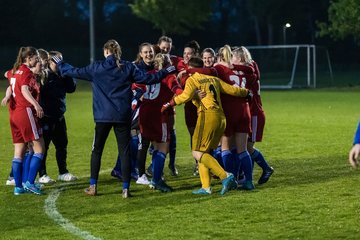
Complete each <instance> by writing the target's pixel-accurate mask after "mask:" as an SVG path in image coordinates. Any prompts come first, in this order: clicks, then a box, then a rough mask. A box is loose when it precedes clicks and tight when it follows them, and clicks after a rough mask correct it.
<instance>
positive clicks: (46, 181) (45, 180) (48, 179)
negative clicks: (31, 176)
mask: <svg viewBox="0 0 360 240" xmlns="http://www.w3.org/2000/svg"><path fill="white" fill-rule="evenodd" d="M55 182H56V181H55V180H54V179H52V178H51V177H49V176H48V175H46V174H45V175H43V176H42V177H40V178H39V183H42V184H52V183H55Z"/></svg>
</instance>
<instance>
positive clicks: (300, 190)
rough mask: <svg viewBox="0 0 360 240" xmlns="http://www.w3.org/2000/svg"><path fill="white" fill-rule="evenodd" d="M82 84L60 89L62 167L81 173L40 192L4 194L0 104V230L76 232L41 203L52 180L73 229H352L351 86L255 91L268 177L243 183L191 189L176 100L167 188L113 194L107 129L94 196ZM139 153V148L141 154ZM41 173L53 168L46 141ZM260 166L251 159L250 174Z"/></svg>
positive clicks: (212, 233) (354, 117)
mask: <svg viewBox="0 0 360 240" xmlns="http://www.w3.org/2000/svg"><path fill="white" fill-rule="evenodd" d="M4 89H5V87H4V83H1V89H0V92H4V91H5V90H4ZM88 90H89V87H88V86H86V85H85V84H80V86H79V91H78V92H76V93H74V94H72V95H69V96H68V112H67V114H66V118H67V124H68V134H69V147H68V153H69V156H68V168H69V170H70V171H71V172H73V173H75V174H76V175H78V176H81V177H82V178H81V179H80V180H79V181H78V182H76V184H70V185H61V183H56V184H55V185H53V186H47V187H45V193H46V194H45V195H42V196H35V195H30V194H29V195H23V196H16V197H15V196H13V194H12V190H13V189H12V188H11V187H8V186H5V185H4V183H5V180H6V178H7V175H8V173H9V170H10V165H11V157H12V154H13V153H12V152H13V146H12V144H11V136H10V130H9V123H8V113H7V110H6V108H1V110H0V121H1V128H0V159H1V161H0V179H2V180H1V181H2V182H0V229H1V234H0V239H54V240H55V239H81V238H80V237H79V236H76V235H73V234H71V233H70V232H69V231H68V229H64V228H62V227H61V226H60V225H59V224H58V223H56V222H55V221H54V220H53V219H50V218H49V217H48V215H46V213H45V207H44V206H45V201H46V200H47V199H48V198H49V197H51V196H53V194H54V192H55V191H56V190H58V189H61V190H62V191H61V192H60V195H59V196H58V199H57V201H56V208H57V211H58V212H59V213H61V215H62V216H63V217H64V218H65V219H67V220H69V221H70V222H71V223H72V224H73V225H75V226H76V227H77V228H79V229H81V231H86V232H88V233H89V234H91V235H93V236H95V237H98V238H101V239H358V238H359V236H360V228H359V224H358V218H359V217H358V216H359V213H360V201H359V197H360V188H359V187H358V184H359V181H360V179H359V171H356V170H352V169H350V167H349V165H348V164H347V154H348V151H349V149H350V148H351V144H352V139H353V134H354V132H355V127H356V125H357V121H358V119H359V116H360V113H359V91H358V90H359V89H358V88H357V89H356V88H355V89H323V90H300V91H263V92H262V94H263V103H264V108H265V110H266V116H267V122H266V128H265V134H264V141H263V142H262V143H257V144H256V145H257V147H258V149H260V150H261V151H262V152H263V154H264V155H265V157H266V158H267V160H268V161H269V162H270V163H271V165H272V166H273V167H274V168H275V173H274V175H273V177H272V178H271V179H270V181H269V182H268V183H267V184H265V185H263V186H256V187H257V188H256V190H255V191H253V192H243V191H236V192H235V191H233V192H230V193H229V194H227V195H225V196H220V195H219V194H218V193H217V192H218V191H219V190H220V187H221V186H220V183H219V181H217V180H214V181H213V185H214V190H215V193H214V194H213V195H212V196H203V197H199V196H193V195H192V194H191V191H192V190H193V189H194V188H197V187H199V185H200V183H199V179H198V178H196V177H193V176H192V167H193V160H192V158H191V154H190V151H189V136H188V134H187V130H186V128H185V125H184V119H183V110H182V107H177V110H176V111H177V125H176V126H177V139H178V149H177V156H178V160H177V165H178V168H179V172H180V176H179V177H177V178H174V177H171V176H169V174H168V171H167V169H166V170H165V177H166V179H167V181H168V183H169V184H170V185H171V186H173V187H174V188H175V191H174V192H173V193H168V194H163V193H159V192H155V191H152V190H150V189H148V188H147V187H144V186H139V185H136V184H132V193H133V195H134V197H133V198H131V199H126V200H124V199H122V198H121V195H120V192H121V183H119V182H118V181H117V180H115V179H114V178H112V177H111V176H110V175H109V172H110V169H111V168H112V167H113V165H114V163H115V159H116V155H117V153H116V152H117V150H116V144H115V138H114V136H113V134H111V136H110V137H109V139H108V141H107V144H106V148H105V150H104V154H103V159H102V166H101V168H102V170H103V172H102V173H101V175H100V180H99V181H100V182H99V188H98V192H99V196H97V197H87V196H85V195H84V193H83V190H84V188H85V187H87V185H88V176H89V168H90V161H89V160H90V153H91V144H92V138H93V128H94V123H93V118H92V110H91V105H92V100H91V93H90V92H89V91H88ZM148 162H149V158H148ZM47 167H48V173H49V175H50V176H52V177H56V176H57V167H56V163H55V158H54V150H53V147H51V150H50V152H49V157H48V160H47ZM259 175H260V171H259V168H258V167H255V171H254V176H255V179H256V180H257V179H258V177H259Z"/></svg>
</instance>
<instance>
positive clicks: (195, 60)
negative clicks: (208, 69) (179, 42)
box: [188, 56, 204, 68]
mask: <svg viewBox="0 0 360 240" xmlns="http://www.w3.org/2000/svg"><path fill="white" fill-rule="evenodd" d="M188 65H189V66H190V67H194V68H202V67H204V62H203V60H202V59H201V58H200V57H197V56H194V57H191V58H190V60H189V62H188Z"/></svg>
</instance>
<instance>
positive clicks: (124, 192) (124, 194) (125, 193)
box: [122, 189, 132, 198]
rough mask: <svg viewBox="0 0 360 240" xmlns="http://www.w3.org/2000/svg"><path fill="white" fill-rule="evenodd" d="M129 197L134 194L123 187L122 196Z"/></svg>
mask: <svg viewBox="0 0 360 240" xmlns="http://www.w3.org/2000/svg"><path fill="white" fill-rule="evenodd" d="M129 197H132V195H131V194H130V191H129V189H123V191H122V198H129Z"/></svg>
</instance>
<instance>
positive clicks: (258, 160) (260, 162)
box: [251, 149, 270, 171]
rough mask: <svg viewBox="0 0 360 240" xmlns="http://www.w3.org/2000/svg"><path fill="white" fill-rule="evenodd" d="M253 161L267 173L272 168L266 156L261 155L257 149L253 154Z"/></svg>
mask: <svg viewBox="0 0 360 240" xmlns="http://www.w3.org/2000/svg"><path fill="white" fill-rule="evenodd" d="M251 159H252V160H253V161H255V162H256V163H257V164H258V165H259V166H260V167H261V168H262V170H264V171H266V170H268V169H269V168H270V166H269V164H268V163H267V162H266V160H265V158H264V156H263V155H262V154H261V152H260V151H259V150H257V149H255V151H254V152H253V153H252V154H251Z"/></svg>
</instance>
